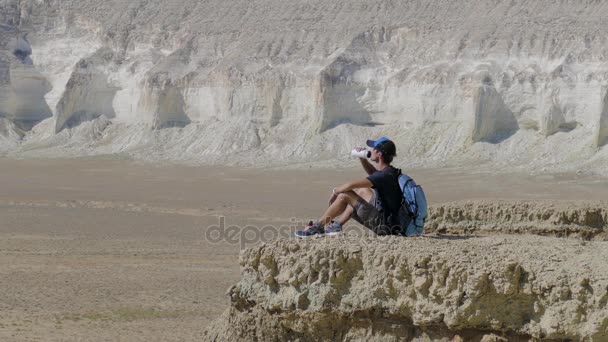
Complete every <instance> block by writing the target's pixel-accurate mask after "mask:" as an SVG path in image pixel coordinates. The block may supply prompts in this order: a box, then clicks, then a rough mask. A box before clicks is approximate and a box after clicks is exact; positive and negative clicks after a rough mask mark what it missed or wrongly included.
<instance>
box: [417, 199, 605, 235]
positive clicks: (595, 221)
mask: <svg viewBox="0 0 608 342" xmlns="http://www.w3.org/2000/svg"><path fill="white" fill-rule="evenodd" d="M429 212H430V215H429V218H428V221H427V225H426V232H428V233H447V234H456V235H467V234H472V235H475V234H482V235H483V234H535V235H543V236H555V237H571V238H581V239H586V240H591V239H595V240H603V241H606V240H608V203H607V202H596V201H587V202H586V201H563V202H560V201H466V202H452V203H445V204H441V205H435V206H432V207H431V208H430V211H429Z"/></svg>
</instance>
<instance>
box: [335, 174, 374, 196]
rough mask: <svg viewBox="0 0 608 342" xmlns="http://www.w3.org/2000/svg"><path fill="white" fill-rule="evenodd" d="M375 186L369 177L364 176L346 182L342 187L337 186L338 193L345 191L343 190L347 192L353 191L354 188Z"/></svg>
mask: <svg viewBox="0 0 608 342" xmlns="http://www.w3.org/2000/svg"><path fill="white" fill-rule="evenodd" d="M372 186H373V184H372V182H370V180H369V179H367V178H363V179H360V180H356V181H354V182H350V183H348V184H344V185H342V186H340V187H337V188H336V193H337V194H339V193H343V192H347V191H351V190H353V189H360V188H371V187H372Z"/></svg>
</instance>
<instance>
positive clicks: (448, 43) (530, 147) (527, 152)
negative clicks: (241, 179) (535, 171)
mask: <svg viewBox="0 0 608 342" xmlns="http://www.w3.org/2000/svg"><path fill="white" fill-rule="evenodd" d="M0 6H2V8H3V14H2V18H1V19H2V20H1V21H2V23H3V24H4V25H5V26H3V27H6V29H4V31H2V32H3V33H2V39H3V41H5V40H7V39H9V38H8V37H9V36H11V35H12V36H16V37H17V38H16V39H17V40H16V41H18V42H20V43H11V44H12V46H15V44H22V45H23V42H27V43H28V44H29V46H31V54H30V55H28V56H30V58H31V62H32V63H33V64H32V65H29V67H28V68H27V70H28V71H27V72H24V71H23V70H22V69H23V68H21V67H19V65H20V64H19V63H18V58H17V57H15V56H14V53H13V51H10V50H11V48H3V49H2V50H3V55H6V56H9V57H10V58H11V61H6V57H3V58H4V59H3V63H4V64H3V65H5V66H6V65H10V68H9V67H5V68H4V69H7V68H8V69H10V70H12V71H11V72H12V73H15V76H13V77H12V78H11V81H10V87H13V88H15V89H17V93H16V94H18V95H12V96H13V97H14V98H15V99H17V100H14V101H13V102H19V101H21V100H18V99H21V98H24V99H27V100H24V101H25V102H27V103H28V104H32V107H28V108H23V109H20V110H19V109H12V107H11V106H14V105H12V104H11V106H9V105H4V104H3V105H2V108H5V109H3V110H4V111H5V112H10V113H18V114H11V115H12V117H11V118H10V119H11V120H12V121H15V120H16V117H19V116H21V117H24V118H26V119H27V120H28V121H30V122H37V121H40V120H42V119H44V118H46V117H48V116H49V115H50V114H49V110H48V108H50V110H51V111H52V112H53V115H54V117H53V118H52V119H51V120H54V123H53V124H46V125H43V126H41V128H40V129H38V130H34V131H33V132H30V133H28V134H27V135H26V136H25V138H24V139H23V141H21V142H20V143H19V144H20V146H21V147H20V148H15V149H12V150H11V151H12V152H11V153H13V154H19V155H36V154H39V153H47V154H48V153H51V154H57V155H61V154H64V155H74V154H97V153H115V152H126V153H129V154H133V155H135V156H145V157H146V158H153V159H154V158H163V159H183V160H186V159H189V160H204V161H206V162H226V161H227V160H226V159H224V158H225V156H224V154H225V153H226V151H229V152H230V154H232V155H233V156H232V157H231V158H228V159H230V160H231V161H232V162H233V163H236V162H240V163H245V164H250V163H256V162H258V163H259V162H266V163H275V164H276V163H285V162H296V161H297V162H301V161H314V160H319V159H322V160H330V159H335V158H337V157H338V158H340V157H342V156H344V155H345V154H346V153H347V151H348V150H349V149H350V147H352V145H353V144H355V142H360V141H361V139H362V137H366V136H377V135H380V134H387V135H391V136H392V137H393V138H394V139H395V140H396V141H397V142H398V143H399V145H398V146H399V149H400V151H402V155H403V156H407V158H408V160H409V162H410V163H413V164H419V165H420V164H426V165H434V164H445V163H449V162H456V163H462V162H463V160H468V161H470V160H473V161H475V162H485V161H491V162H493V163H496V164H499V165H508V166H517V165H525V167H527V168H543V167H547V168H551V169H573V168H575V167H578V168H587V169H590V170H593V169H595V170H598V171H599V170H600V169H603V168H602V166H604V165H605V160H606V158H607V157H608V156H606V149H605V148H603V146H604V145H605V144H606V141H608V133H606V132H608V128H607V127H608V124H606V122H607V119H606V118H607V116H606V115H607V114H606V113H607V112H608V110H607V109H606V102H607V100H606V99H607V98H608V94H607V92H606V89H607V87H606V84H607V83H608V82H607V79H606V72H607V70H608V68H607V64H606V53H607V50H606V49H607V46H608V45H607V44H606V40H605V37H606V32H605V31H606V27H605V25H603V24H602V18H603V16H605V14H606V13H608V7H606V6H607V5H606V4H605V3H603V2H562V3H558V4H556V3H555V2H549V1H535V2H525V1H498V2H495V1H492V2H491V1H482V2H479V1H460V2H458V3H454V2H452V1H442V0H434V1H431V2H429V1H409V2H402V1H376V2H369V1H360V2H357V1H355V2H353V1H347V2H331V3H328V2H324V1H312V2H310V1H309V2H306V3H301V2H296V1H293V2H290V1H272V0H263V1H261V0H257V1H230V2H224V1H205V2H200V1H193V0H179V1H172V2H165V1H106V2H103V3H98V2H95V1H88V0H85V1H70V0H68V1H57V0H46V1H34V0H28V1H23V0H22V1H16V0H3V1H2V2H1V3H0ZM9 31H10V32H15V33H10V32H9ZM19 37H20V38H19ZM6 44H7V43H5V44H4V45H3V46H5V45H6ZM27 50H28V48H24V49H22V52H21V54H22V55H23V54H25V55H27V54H28V52H27ZM103 54H111V55H112V58H100V56H101V55H103ZM22 64H23V63H22ZM5 73H6V72H5ZM11 75H12V74H11ZM34 75H36V76H34ZM4 78H5V79H6V77H4ZM4 84H6V86H5V87H8V85H9V83H8V81H4ZM24 84H25V85H24ZM6 92H7V91H3V93H6ZM2 96H3V97H2V98H6V97H8V96H7V95H2ZM41 96H42V97H44V100H45V101H46V103H44V101H43V102H40V101H39V100H36V101H33V100H31V99H34V98H36V99H39V98H40V97H41ZM11 103H12V102H11ZM45 105H46V106H48V108H46V107H45ZM5 116H7V117H8V115H5ZM102 116H104V117H105V118H106V119H109V120H110V122H111V124H110V125H107V128H106V129H107V131H106V132H102V135H103V137H102V138H103V139H101V140H102V142H100V141H91V142H90V144H87V148H86V149H79V148H75V147H74V144H71V143H70V139H80V138H79V137H82V136H84V135H87V134H89V133H90V132H89V130H88V129H87V127H86V125H85V126H83V125H76V124H74V123H80V124H82V123H84V122H87V121H95V120H97V119H98V118H100V117H102ZM70 118H74V119H73V120H71V121H70ZM66 120H67V121H70V124H68V125H65V122H66ZM30 126H31V125H30ZM42 127H44V128H42ZM25 128H26V131H27V130H29V128H30V127H25ZM51 128H54V129H51ZM53 130H54V132H52V131H53ZM63 130H71V131H72V133H70V134H68V135H69V137H67V136H65V135H63V134H62V131H63ZM163 130H164V132H160V131H163ZM51 132H52V134H51ZM211 136H213V137H214V139H211V138H210V137H211ZM127 137H128V138H127ZM218 139H220V140H225V142H223V143H214V144H211V145H210V143H209V141H210V140H211V141H217V140H218ZM169 141H170V142H169ZM26 151H27V152H26ZM176 151H180V152H181V153H179V154H178V153H176ZM556 151H558V152H556ZM252 156H253V157H252ZM581 164H584V167H581Z"/></svg>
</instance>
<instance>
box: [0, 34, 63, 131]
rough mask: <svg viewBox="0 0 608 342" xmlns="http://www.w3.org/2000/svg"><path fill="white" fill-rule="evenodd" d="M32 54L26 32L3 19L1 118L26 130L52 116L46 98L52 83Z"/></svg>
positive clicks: (0, 89)
mask: <svg viewBox="0 0 608 342" xmlns="http://www.w3.org/2000/svg"><path fill="white" fill-rule="evenodd" d="M31 54H32V49H31V46H30V43H29V42H28V40H27V38H26V35H25V34H24V33H23V32H20V31H19V30H18V29H17V28H16V27H13V26H9V25H3V24H2V23H1V22H0V118H6V119H7V120H10V121H11V122H13V123H14V124H15V125H17V126H19V127H20V128H22V129H25V130H28V129H30V128H31V127H32V126H34V125H36V124H37V123H39V122H40V121H42V120H44V119H46V118H49V117H51V116H52V113H51V109H50V108H49V106H48V104H47V103H46V100H45V99H44V96H45V94H46V93H48V92H49V91H50V89H51V86H50V84H49V82H48V81H47V80H46V78H45V77H44V76H43V75H42V74H41V73H40V72H39V71H38V70H36V68H35V67H34V66H33V62H32V59H31Z"/></svg>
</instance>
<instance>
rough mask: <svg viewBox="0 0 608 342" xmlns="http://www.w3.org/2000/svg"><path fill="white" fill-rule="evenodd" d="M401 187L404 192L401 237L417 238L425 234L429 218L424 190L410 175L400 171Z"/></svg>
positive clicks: (400, 222)
mask: <svg viewBox="0 0 608 342" xmlns="http://www.w3.org/2000/svg"><path fill="white" fill-rule="evenodd" d="M399 187H400V188H401V191H402V192H403V202H402V204H401V209H402V210H400V212H401V213H400V214H399V225H400V227H401V232H400V233H401V235H405V236H417V235H422V234H423V233H424V221H425V220H426V217H427V212H428V208H427V204H426V196H425V194H424V190H422V187H421V186H420V185H416V182H414V180H413V179H412V178H411V177H409V176H408V175H406V174H404V173H401V170H399Z"/></svg>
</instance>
